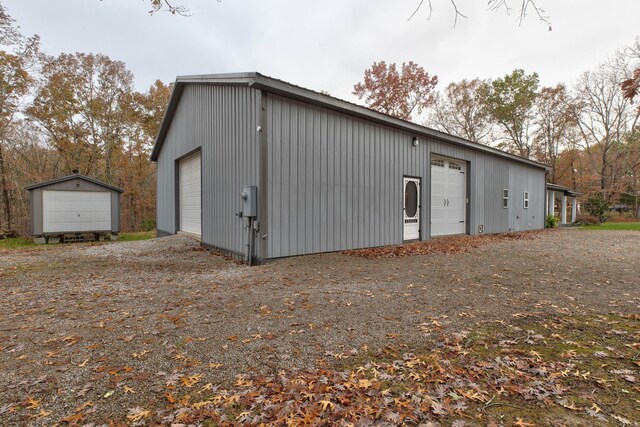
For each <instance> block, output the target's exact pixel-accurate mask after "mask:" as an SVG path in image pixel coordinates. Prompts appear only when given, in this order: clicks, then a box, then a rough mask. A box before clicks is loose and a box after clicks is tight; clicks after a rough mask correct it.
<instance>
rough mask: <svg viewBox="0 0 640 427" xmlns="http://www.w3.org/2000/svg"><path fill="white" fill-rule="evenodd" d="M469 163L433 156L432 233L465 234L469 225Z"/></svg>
mask: <svg viewBox="0 0 640 427" xmlns="http://www.w3.org/2000/svg"><path fill="white" fill-rule="evenodd" d="M465 172H466V164H465V163H464V162H462V161H459V160H451V159H446V158H442V157H433V158H432V159H431V235H432V236H443V235H448V234H464V233H465V232H466V230H467V227H466V212H467V205H466V201H467V196H466V187H467V184H466V183H467V180H466V173H465Z"/></svg>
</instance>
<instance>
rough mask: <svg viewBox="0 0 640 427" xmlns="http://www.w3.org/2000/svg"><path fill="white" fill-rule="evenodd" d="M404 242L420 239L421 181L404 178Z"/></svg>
mask: <svg viewBox="0 0 640 427" xmlns="http://www.w3.org/2000/svg"><path fill="white" fill-rule="evenodd" d="M403 211H404V214H403V220H404V233H403V235H404V237H403V238H404V240H416V239H419V238H420V179H419V178H404V202H403Z"/></svg>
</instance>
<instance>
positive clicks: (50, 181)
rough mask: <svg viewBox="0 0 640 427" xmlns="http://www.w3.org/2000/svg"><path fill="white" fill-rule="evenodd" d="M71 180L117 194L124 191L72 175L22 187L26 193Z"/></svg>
mask: <svg viewBox="0 0 640 427" xmlns="http://www.w3.org/2000/svg"><path fill="white" fill-rule="evenodd" d="M72 179H81V180H83V181H87V182H90V183H92V184H96V185H99V186H101V187H104V188H106V189H109V190H113V191H117V192H118V193H124V190H123V189H122V188H120V187H116V186H114V185H110V184H107V183H106V182H102V181H98V180H97V179H93V178H90V177H88V176H86V175H81V174H73V175H67V176H62V177H60V178H55V179H50V180H49V181H44V182H39V183H37V184H31V185H27V186H26V187H24V189H25V190H27V191H31V190H35V189H36V188H42V187H46V186H47V185H52V184H59V183H61V182H66V181H71V180H72Z"/></svg>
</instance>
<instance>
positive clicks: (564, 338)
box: [0, 230, 640, 427]
mask: <svg viewBox="0 0 640 427" xmlns="http://www.w3.org/2000/svg"><path fill="white" fill-rule="evenodd" d="M614 236H615V237H614ZM638 249H640V236H638V234H637V233H635V232H628V233H627V232H606V231H601V232H579V231H575V230H563V231H558V232H552V233H542V234H540V235H538V236H534V237H532V238H527V239H526V240H513V239H510V240H500V241H492V242H490V243H487V244H483V245H481V246H479V247H477V248H475V249H473V250H471V251H465V250H458V251H454V252H453V253H451V254H442V253H433V254H430V255H426V256H411V257H406V258H396V257H392V258H376V259H368V258H363V257H352V256H346V255H341V254H325V255H316V256H309V257H300V258H292V259H285V260H279V261H277V262H274V263H271V264H268V265H265V266H260V267H255V268H250V267H245V266H240V265H237V264H235V263H233V262H229V261H227V260H225V259H224V258H222V257H219V256H216V255H214V254H212V253H210V252H207V251H203V250H200V249H199V248H198V246H197V244H196V243H195V242H193V241H192V240H190V239H188V238H185V237H181V236H174V237H170V238H163V239H158V240H147V241H141V242H121V243H117V244H106V245H85V244H83V245H64V246H58V247H50V248H43V249H40V248H28V249H23V250H14V251H7V252H5V253H2V256H0V286H2V291H3V294H2V297H1V298H0V366H2V369H1V370H0V424H2V425H11V426H13V425H47V426H49V425H54V424H58V425H84V424H86V423H90V424H91V423H92V424H94V425H101V424H109V423H111V424H112V425H126V424H128V425H137V424H139V425H152V424H156V423H160V424H165V425H170V424H176V425H180V424H189V423H195V424H199V423H202V424H203V425H210V426H212V425H224V424H247V423H254V424H259V423H265V424H274V423H275V424H282V425H286V424H289V425H302V424H304V423H308V424H317V425H336V424H338V423H342V424H344V425H349V424H353V425H369V424H371V423H375V424H378V425H401V424H403V423H404V424H407V425H420V424H422V425H427V426H428V425H451V424H453V425H505V426H510V425H518V426H521V427H522V426H527V425H567V426H573V425H584V426H591V425H625V424H627V425H637V420H638V419H640V413H639V412H638V408H639V407H640V404H639V403H638V400H639V399H640V396H639V394H640V392H639V387H640V384H639V383H638V377H639V376H640V366H638V363H639V354H640V349H639V348H638V346H639V344H638V343H639V342H640V336H639V333H640V332H639V330H640V326H639V324H640V321H639V320H638V314H639V313H640V294H639V293H638V277H640V265H639V263H638V262H637V254H638ZM613 313H616V314H613ZM429 423H431V424H429ZM492 423H493V424H492Z"/></svg>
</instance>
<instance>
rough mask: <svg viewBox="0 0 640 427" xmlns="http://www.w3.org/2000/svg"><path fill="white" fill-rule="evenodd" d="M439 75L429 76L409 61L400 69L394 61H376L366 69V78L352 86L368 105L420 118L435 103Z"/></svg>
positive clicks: (406, 117)
mask: <svg viewBox="0 0 640 427" xmlns="http://www.w3.org/2000/svg"><path fill="white" fill-rule="evenodd" d="M436 84H438V77H437V76H430V75H429V73H428V72H426V71H425V70H424V68H422V67H421V66H419V65H418V64H416V63H414V62H413V61H409V62H407V63H403V64H402V67H401V68H400V70H398V67H397V66H396V64H395V63H393V64H389V65H387V63H386V62H385V61H380V62H374V63H373V65H372V66H371V68H369V69H367V70H365V72H364V79H363V81H362V82H361V83H358V84H356V85H355V86H354V87H353V94H354V95H356V96H357V97H358V99H364V102H365V105H366V106H367V107H369V108H372V109H374V110H378V111H380V112H381V113H384V114H388V115H390V116H393V117H397V118H399V119H402V120H413V121H415V120H417V117H418V116H419V115H420V114H421V113H422V112H423V111H424V110H425V109H426V108H428V107H429V106H430V105H431V104H433V102H434V97H433V89H434V88H435V86H436Z"/></svg>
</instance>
